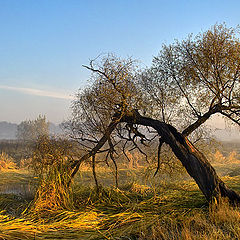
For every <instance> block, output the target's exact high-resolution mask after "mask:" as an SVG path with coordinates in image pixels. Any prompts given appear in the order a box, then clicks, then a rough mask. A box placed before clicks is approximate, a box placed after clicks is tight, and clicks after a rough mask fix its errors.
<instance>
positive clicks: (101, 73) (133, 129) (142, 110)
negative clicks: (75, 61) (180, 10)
mask: <svg viewBox="0 0 240 240" xmlns="http://www.w3.org/2000/svg"><path fill="white" fill-rule="evenodd" d="M223 33H226V36H225V35H224V34H223ZM214 34H215V35H214ZM222 34H223V37H224V36H225V38H226V42H224V41H220V42H219V43H218V44H220V43H224V44H225V43H226V45H227V46H228V45H231V47H229V48H221V47H220V46H219V47H218V48H217V46H218V45H217V44H216V46H215V47H213V49H212V50H211V51H212V54H213V56H212V58H213V59H215V60H216V61H217V65H216V66H214V65H213V62H212V61H210V60H211V56H209V58H210V59H209V61H210V63H207V62H205V61H207V60H204V58H205V55H204V54H207V53H209V52H210V50H209V49H205V50H204V49H203V48H204V47H206V48H207V47H209V45H210V42H205V41H207V39H212V41H213V42H211V44H212V45H214V39H216V41H217V40H218V37H219V38H220V37H221V36H222ZM218 35H219V36H218ZM225 38H224V39H225ZM209 41H210V40H209ZM227 43H228V44H227ZM234 44H236V49H235V48H234V46H235V45H234ZM238 46H239V45H238V41H237V40H236V39H235V38H234V37H233V33H232V32H231V31H230V30H229V29H225V28H223V27H222V26H215V27H214V28H213V29H212V30H209V31H208V32H206V33H203V34H202V35H199V36H198V37H197V38H196V39H195V40H190V39H189V40H187V41H183V42H182V43H176V44H175V46H174V47H173V46H169V48H168V47H164V48H163V52H162V56H161V57H159V58H158V59H160V62H158V66H157V67H156V69H151V71H152V73H153V74H154V75H155V79H153V78H151V77H153V75H151V74H149V72H148V73H147V74H146V73H144V74H143V75H142V74H140V73H139V72H138V71H137V67H136V63H135V62H134V61H133V60H132V59H127V60H122V59H119V58H116V57H114V56H112V55H109V56H107V57H106V58H103V59H102V60H101V61H99V62H96V61H91V62H90V64H89V66H85V67H86V68H88V69H89V70H90V71H92V84H91V86H90V87H88V88H85V89H83V90H80V91H79V93H78V94H77V96H76V98H75V100H74V101H73V105H72V109H73V117H72V120H71V121H70V122H68V125H67V127H68V128H69V129H70V130H71V136H72V137H73V138H74V139H76V140H77V141H78V142H79V145H81V146H82V147H83V149H84V150H85V153H84V154H83V155H82V156H81V157H80V159H79V160H76V161H74V162H73V164H72V177H74V175H75V174H76V173H77V171H78V169H79V167H80V165H81V163H82V162H84V161H86V160H87V159H89V158H91V162H92V169H93V175H94V178H95V181H96V184H97V185H98V182H97V178H96V172H95V165H96V155H97V154H105V157H106V158H105V159H106V162H108V161H109V160H110V161H112V162H113V163H114V166H115V169H116V175H117V162H116V159H115V157H116V155H117V151H119V150H121V151H122V152H123V153H124V152H125V150H126V149H127V148H128V147H131V148H132V147H134V148H136V149H138V150H139V151H140V152H142V146H145V145H150V143H151V140H152V139H153V138H155V137H156V136H157V137H158V138H159V146H158V150H157V151H158V160H159V159H160V151H161V146H162V144H163V143H165V144H167V145H168V146H169V147H170V148H171V150H172V151H173V153H174V154H175V156H176V157H177V158H178V159H179V160H180V161H181V163H182V165H183V166H184V167H185V169H186V170H187V172H188V174H189V175H190V176H191V177H193V179H194V180H195V181H196V183H197V185H198V186H199V188H200V190H201V191H202V192H203V194H204V196H205V197H206V199H207V200H208V201H210V200H211V199H212V198H213V197H218V196H224V197H228V198H229V199H230V200H231V201H232V202H239V201H240V196H239V195H238V194H237V193H236V192H234V191H232V190H230V189H228V188H227V187H226V186H225V184H224V183H223V181H222V180H221V179H220V178H219V177H218V176H217V174H216V172H215V170H214V168H213V167H212V166H211V165H210V163H209V162H208V160H207V159H206V157H205V156H204V155H203V154H202V153H201V152H200V151H198V149H197V148H196V147H195V146H194V145H193V144H192V143H191V142H190V141H189V140H188V138H187V135H189V134H190V133H191V132H193V131H194V130H195V129H197V128H198V127H199V126H201V124H202V123H203V122H205V121H206V119H208V118H209V117H208V115H209V114H210V115H212V114H214V113H217V112H220V113H222V114H223V115H224V116H227V117H228V118H229V119H231V120H233V121H234V122H235V123H238V121H239V118H238V116H239V108H238V105H239V77H238V76H239V75H238V67H239V65H236V64H235V63H234V64H233V62H234V61H236V59H237V56H236V55H234V56H233V58H234V59H235V60H234V61H232V64H233V65H232V68H233V69H232V70H231V68H230V66H227V63H228V62H227V60H226V59H225V60H221V59H224V57H222V58H220V59H217V58H216V57H217V56H215V54H217V53H213V50H215V49H216V52H220V53H221V51H223V52H225V51H226V52H227V53H225V54H224V53H222V55H224V56H228V54H230V52H231V53H233V52H234V49H235V51H238ZM185 47H186V53H189V55H187V56H185V54H184V51H183V50H184V49H185ZM230 49H232V50H231V51H230ZM171 50H173V52H171ZM173 53H174V54H175V55H174V54H173ZM220 53H219V54H220ZM220 55H221V54H220ZM164 57H165V59H164ZM184 57H185V58H184ZM206 58H208V57H206ZM196 60H198V61H199V63H198V64H199V65H198V64H197V62H196ZM215 60H214V61H215ZM220 60H221V61H223V62H224V61H225V65H224V63H222V62H221V61H220ZM195 62H196V64H195ZM193 63H194V64H195V65H194V64H193ZM220 63H222V65H221V67H220V65H219V64H220ZM171 64H172V65H171ZM201 64H202V65H203V66H202V68H201V69H200V66H201ZM215 68H216V69H215ZM209 69H211V71H212V72H211V71H210V70H209ZM207 70H209V72H207ZM220 70H221V71H220ZM151 71H150V72H151ZM214 71H216V72H214ZM224 71H225V72H224ZM218 72H219V75H218ZM222 72H224V73H222ZM214 74H217V75H218V76H216V79H215V78H214V77H215V75H214ZM221 74H222V75H221ZM149 76H151V77H149ZM227 76H228V77H229V80H228V79H227ZM151 81H152V82H151ZM156 85H158V86H156ZM176 94H179V95H178V97H176ZM201 94H203V95H204V98H202V102H201V100H200V99H199V98H200V97H201V96H202V95H201ZM200 103H201V104H200ZM207 104H209V105H207ZM175 109H176V110H175ZM189 109H190V111H189ZM200 110H201V111H200ZM178 111H181V114H180V113H178ZM204 111H206V112H204ZM202 112H203V113H202ZM184 113H185V114H186V115H184ZM166 114H167V115H166ZM190 114H192V115H193V116H195V117H196V119H195V121H193V122H191V121H188V122H190V124H189V125H188V126H185V130H184V131H183V132H182V133H180V132H179V131H178V130H177V129H176V128H175V127H173V126H172V125H171V124H170V123H171V121H170V120H167V119H170V116H173V118H172V119H177V120H178V121H179V117H180V116H183V119H182V122H185V118H187V115H190ZM206 115H207V116H206ZM156 116H161V117H162V118H159V119H160V120H158V119H157V118H156ZM166 116H168V117H166ZM176 116H177V117H176ZM189 119H192V120H194V118H193V117H192V116H190V118H189ZM152 130H154V131H155V133H156V135H155V136H154V137H153V138H151V136H152Z"/></svg>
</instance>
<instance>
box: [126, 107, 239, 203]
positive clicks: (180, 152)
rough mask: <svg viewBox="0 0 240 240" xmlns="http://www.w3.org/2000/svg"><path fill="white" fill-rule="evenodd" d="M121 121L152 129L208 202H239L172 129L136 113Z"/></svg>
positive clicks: (188, 142) (234, 194)
mask: <svg viewBox="0 0 240 240" xmlns="http://www.w3.org/2000/svg"><path fill="white" fill-rule="evenodd" d="M122 121H126V122H131V123H135V124H140V125H143V126H150V127H152V128H154V129H155V130H156V131H157V132H158V134H159V135H160V136H161V137H162V138H163V140H164V141H165V143H167V144H168V145H169V146H170V147H171V149H172V151H173V152H174V154H175V155H176V157H177V158H178V159H179V160H180V161H181V163H182V165H183V166H184V167H185V169H186V170H187V172H188V174H189V175H190V176H191V177H192V178H193V179H194V180H195V181H196V183H197V185H198V186H199V188H200V190H201V191H202V193H203V194H204V196H205V197H206V199H207V200H208V201H211V200H212V198H213V197H216V198H218V197H220V196H222V197H227V198H228V199H229V200H230V201H231V202H233V203H236V202H240V196H239V195H238V194H237V193H236V192H235V191H233V190H231V189H229V188H227V187H226V186H225V184H224V182H223V181H222V180H221V179H220V178H219V177H218V175H217V173H216V171H215V169H214V168H213V167H212V166H211V164H210V163H209V162H208V160H207V159H206V157H205V156H204V155H203V154H202V153H201V152H199V151H198V150H197V149H196V148H195V147H194V146H193V145H192V143H190V141H189V140H188V139H187V138H186V137H184V136H183V135H182V134H181V133H179V132H178V131H177V130H176V129H175V128H174V127H172V126H171V125H169V124H166V123H163V122H160V121H158V120H154V119H151V118H146V117H143V116H141V115H140V114H139V113H138V112H137V111H136V112H135V114H134V115H133V114H130V115H129V116H125V117H124V118H123V119H122Z"/></svg>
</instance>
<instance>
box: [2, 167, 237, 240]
mask: <svg viewBox="0 0 240 240" xmlns="http://www.w3.org/2000/svg"><path fill="white" fill-rule="evenodd" d="M101 174H102V175H104V169H102V170H101V172H100V176H101ZM121 174H122V176H123V177H124V176H126V175H127V174H129V175H130V176H133V178H132V181H130V180H128V182H127V181H126V182H124V181H123V183H124V184H122V185H121V186H120V187H119V188H115V187H114V186H113V185H112V186H110V187H106V186H105V187H102V188H101V189H100V192H99V193H98V194H97V193H96V191H95V188H94V185H92V184H90V185H89V186H88V184H86V183H85V178H86V179H87V182H90V181H93V180H92V177H91V172H90V171H88V170H87V171H86V172H82V173H80V174H79V176H78V177H77V178H76V180H75V183H74V185H73V192H72V206H71V207H69V208H64V207H61V208H55V207H52V206H51V204H50V202H51V201H54V198H53V199H49V202H46V201H45V200H46V199H43V200H42V203H43V205H44V204H45V205H44V208H42V209H41V211H39V210H38V209H36V211H34V208H32V207H33V206H34V202H31V199H30V200H28V201H26V200H24V199H23V198H22V197H21V196H19V197H17V196H14V195H7V194H5V195H3V194H2V195H1V198H0V209H1V210H2V212H0V239H1V238H2V239H7V240H8V239H9V240H11V239H83V240H85V239H141V240H145V239H146V240H147V239H150V240H151V239H156V240H157V239H169V240H170V239H210V240H211V239H238V238H240V235H239V233H240V230H239V226H240V216H239V211H238V209H235V208H233V207H231V206H229V205H228V203H227V202H226V201H224V200H223V201H222V202H221V203H220V204H221V205H220V206H217V205H213V206H211V207H209V206H208V204H207V202H206V200H205V198H204V197H203V195H202V194H201V192H200V191H199V189H198V187H197V186H196V184H195V183H194V182H193V181H192V180H189V179H187V180H184V178H180V179H179V180H176V179H175V178H172V179H171V178H161V177H160V176H158V177H156V178H155V179H151V178H149V180H146V179H145V180H144V179H141V177H140V176H143V175H141V173H140V170H136V171H135V173H134V170H131V172H130V173H128V172H127V170H122V173H121ZM137 175H138V176H139V181H136V179H137V178H135V176H137ZM10 177H12V178H13V179H14V180H12V183H13V184H16V183H18V182H21V181H25V182H26V183H27V182H28V181H29V182H31V183H32V182H33V181H34V178H33V176H32V175H31V174H29V173H27V172H22V173H21V172H15V173H14V172H12V173H9V172H7V173H1V174H0V179H5V180H4V183H7V178H10ZM108 178H112V175H111V174H110V172H109V175H108V177H106V175H105V178H104V177H103V178H102V179H101V180H102V183H103V184H104V183H106V185H107V184H108V183H109V182H110V179H108ZM130 179H131V178H130ZM35 180H36V179H35ZM223 180H224V181H225V182H227V184H228V185H230V186H231V187H233V188H234V189H239V187H240V184H239V180H240V177H239V176H236V177H227V176H226V177H224V178H223ZM10 182H11V180H10ZM4 183H2V184H4ZM48 189H51V186H49V187H48ZM55 190H56V189H55ZM56 193H59V191H58V190H57V191H56ZM51 194H53V195H54V191H51ZM32 200H33V199H32ZM40 203H41V201H40V202H38V204H40ZM47 204H49V205H47ZM35 206H36V205H35ZM9 208H10V209H11V211H4V210H6V209H8V210H9ZM24 209H25V211H23V210H24ZM30 209H31V210H30Z"/></svg>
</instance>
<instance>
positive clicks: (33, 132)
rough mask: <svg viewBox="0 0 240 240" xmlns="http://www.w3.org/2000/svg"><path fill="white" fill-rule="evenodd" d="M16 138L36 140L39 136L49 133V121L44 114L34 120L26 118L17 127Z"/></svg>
mask: <svg viewBox="0 0 240 240" xmlns="http://www.w3.org/2000/svg"><path fill="white" fill-rule="evenodd" d="M16 135H17V138H18V139H19V140H24V141H36V140H37V138H38V137H39V136H44V135H49V123H48V122H47V121H46V117H45V116H41V115H39V116H38V118H37V119H35V120H26V121H23V122H21V123H20V124H19V125H18V127H17V134H16Z"/></svg>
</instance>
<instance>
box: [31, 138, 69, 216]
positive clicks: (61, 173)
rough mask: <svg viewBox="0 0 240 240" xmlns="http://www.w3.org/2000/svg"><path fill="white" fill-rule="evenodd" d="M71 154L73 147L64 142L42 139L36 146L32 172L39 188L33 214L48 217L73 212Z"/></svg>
mask: <svg viewBox="0 0 240 240" xmlns="http://www.w3.org/2000/svg"><path fill="white" fill-rule="evenodd" d="M71 150H72V145H71V143H70V142H69V141H68V140H64V139H56V138H50V137H48V136H42V137H40V138H39V139H38V141H37V142H36V147H35V151H34V154H33V158H32V168H33V170H34V172H35V174H36V176H37V177H38V180H39V185H38V188H37V191H36V194H35V198H34V201H33V206H32V208H31V212H32V213H35V214H38V215H39V214H40V216H42V214H43V216H44V215H45V214H47V213H51V212H55V211H56V210H63V209H72V208H73V199H72V189H71V186H69V182H70V162H71V161H72V159H71ZM41 213H42V214H41Z"/></svg>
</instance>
